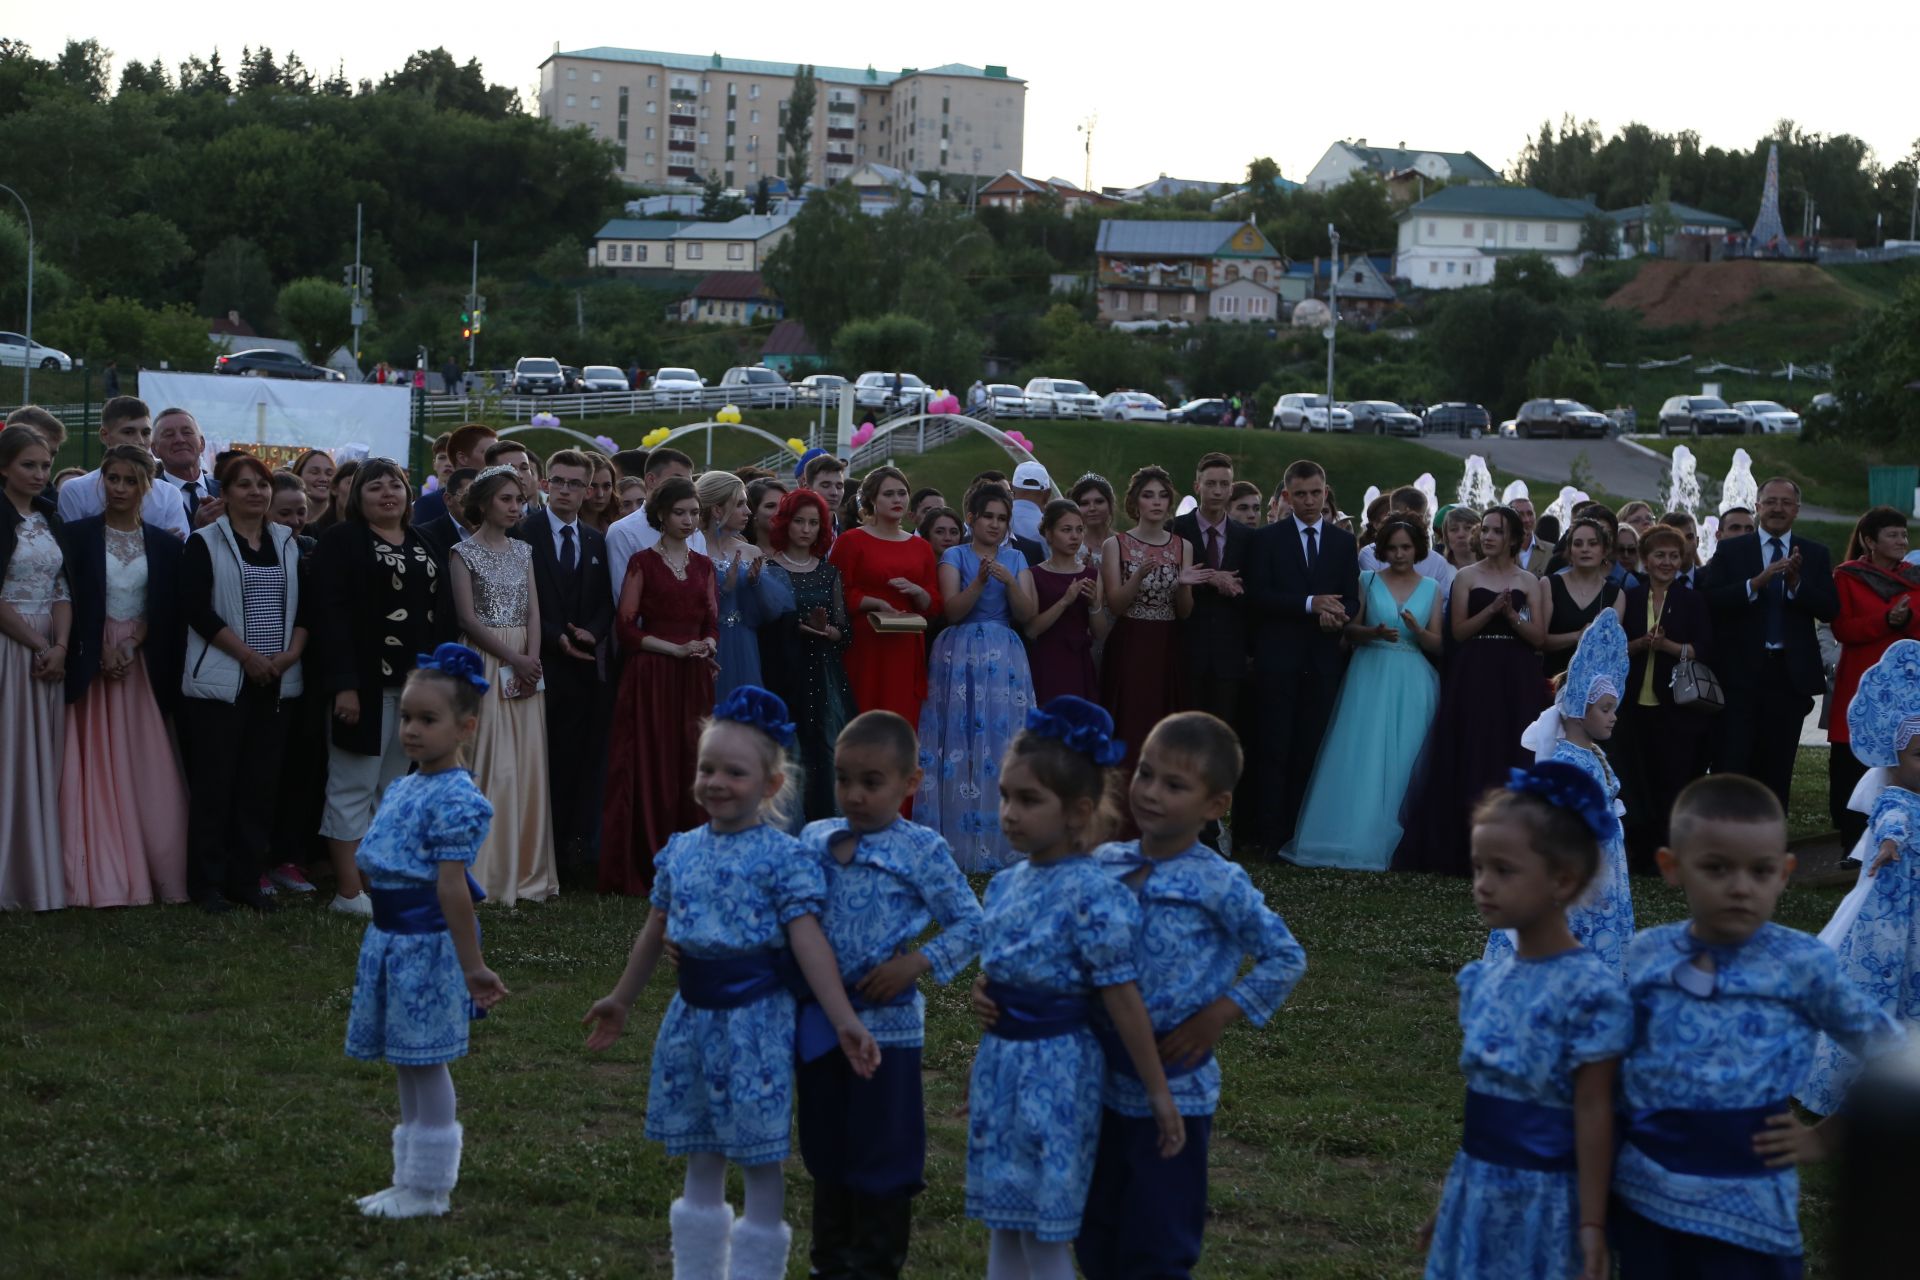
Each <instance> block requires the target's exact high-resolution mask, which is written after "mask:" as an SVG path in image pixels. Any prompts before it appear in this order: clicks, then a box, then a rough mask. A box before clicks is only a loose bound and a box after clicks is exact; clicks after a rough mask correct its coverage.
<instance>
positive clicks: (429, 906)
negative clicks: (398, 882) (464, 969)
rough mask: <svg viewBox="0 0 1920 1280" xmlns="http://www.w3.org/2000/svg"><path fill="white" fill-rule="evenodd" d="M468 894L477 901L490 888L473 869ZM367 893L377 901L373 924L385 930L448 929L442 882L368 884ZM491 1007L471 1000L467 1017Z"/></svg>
mask: <svg viewBox="0 0 1920 1280" xmlns="http://www.w3.org/2000/svg"><path fill="white" fill-rule="evenodd" d="M467 896H468V897H470V898H472V899H473V900H474V901H475V902H485V901H486V900H487V891H486V890H485V889H482V888H481V887H480V882H479V881H478V880H475V879H474V878H473V872H471V871H469V872H467ZM367 897H368V898H369V899H370V900H371V901H372V903H373V927H374V928H376V929H378V930H380V931H381V932H382V933H398V934H406V935H418V934H425V933H445V932H446V931H447V913H446V912H444V911H442V910H441V909H440V886H439V885H437V884H418V885H414V886H413V887H412V888H410V889H376V888H374V887H373V886H372V885H368V886H367ZM473 937H474V940H475V941H476V942H477V941H479V939H480V922H479V921H478V920H475V921H474V922H473ZM486 1016H487V1011H486V1010H485V1009H482V1008H481V1007H480V1006H479V1005H477V1004H475V1003H473V1001H472V1000H471V999H469V1000H468V1001H467V1017H468V1018H469V1019H473V1018H484V1017H486Z"/></svg>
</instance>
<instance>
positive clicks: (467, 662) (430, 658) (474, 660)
mask: <svg viewBox="0 0 1920 1280" xmlns="http://www.w3.org/2000/svg"><path fill="white" fill-rule="evenodd" d="M413 665H414V667H415V668H416V669H417V670H420V671H438V672H439V673H440V674H441V675H443V676H452V677H453V678H454V679H455V680H460V681H464V682H465V683H467V684H470V685H472V686H473V687H474V688H476V689H478V690H479V691H480V692H481V693H485V692H486V691H487V690H488V689H490V688H492V687H493V686H492V685H490V684H488V683H487V676H486V670H487V665H486V663H485V662H483V661H481V659H480V655H479V654H477V653H475V652H474V651H473V650H471V649H469V648H467V646H465V645H463V644H443V645H441V646H440V647H439V648H437V649H435V650H434V651H433V652H432V653H422V654H418V655H416V656H415V657H414V660H413Z"/></svg>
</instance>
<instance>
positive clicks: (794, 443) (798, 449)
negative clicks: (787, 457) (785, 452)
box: [787, 436, 807, 454]
mask: <svg viewBox="0 0 1920 1280" xmlns="http://www.w3.org/2000/svg"><path fill="white" fill-rule="evenodd" d="M787 448H789V449H791V450H793V451H794V453H795V454H802V453H805V452H806V451H807V442H806V441H805V440H802V439H801V438H800V437H799V436H788V437H787Z"/></svg>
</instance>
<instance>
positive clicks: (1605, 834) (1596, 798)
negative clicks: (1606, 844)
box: [1507, 760, 1614, 841]
mask: <svg viewBox="0 0 1920 1280" xmlns="http://www.w3.org/2000/svg"><path fill="white" fill-rule="evenodd" d="M1507 790H1509V791H1514V792H1518V793H1519V794H1521V795H1527V796H1538V797H1540V799H1542V800H1545V801H1546V802H1547V803H1548V804H1550V805H1552V806H1553V807H1554V808H1556V809H1567V810H1571V811H1572V812H1573V814H1574V815H1575V816H1576V817H1578V818H1579V819H1580V821H1581V822H1583V823H1585V824H1586V827H1587V830H1589V831H1591V832H1593V838H1594V839H1595V840H1600V841H1605V840H1607V839H1609V838H1611V837H1612V835H1613V830H1614V818H1613V805H1612V803H1611V802H1610V801H1609V800H1608V799H1607V793H1606V792H1604V791H1602V790H1601V789H1600V784H1599V783H1597V782H1595V781H1594V780H1593V778H1592V777H1591V776H1589V775H1588V774H1587V773H1586V771H1584V770H1582V769H1580V768H1579V767H1578V766H1576V765H1570V764H1566V763H1564V762H1562V761H1559V760H1542V761H1541V762H1540V763H1538V764H1533V765H1528V766H1527V767H1526V768H1524V769H1511V770H1508V772H1507Z"/></svg>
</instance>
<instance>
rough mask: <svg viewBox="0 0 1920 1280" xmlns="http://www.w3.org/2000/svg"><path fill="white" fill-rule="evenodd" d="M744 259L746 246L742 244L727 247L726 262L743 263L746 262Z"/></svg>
mask: <svg viewBox="0 0 1920 1280" xmlns="http://www.w3.org/2000/svg"><path fill="white" fill-rule="evenodd" d="M746 257H747V246H745V245H743V244H730V245H728V246H727V261H728V262H744V261H746Z"/></svg>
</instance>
